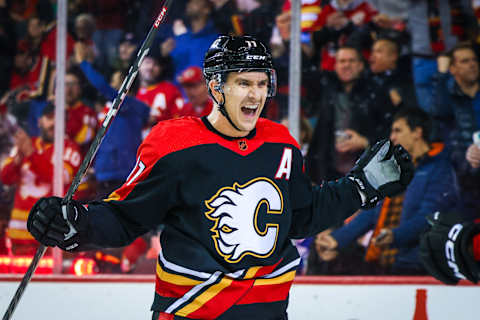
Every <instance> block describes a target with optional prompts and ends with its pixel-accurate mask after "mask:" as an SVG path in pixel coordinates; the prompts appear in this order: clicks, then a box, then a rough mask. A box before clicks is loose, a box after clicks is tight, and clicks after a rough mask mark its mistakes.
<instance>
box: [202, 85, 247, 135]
mask: <svg viewBox="0 0 480 320" xmlns="http://www.w3.org/2000/svg"><path fill="white" fill-rule="evenodd" d="M208 90H209V91H210V88H208ZM215 90H217V91H218V92H220V93H221V94H222V102H221V103H220V102H218V101H217V99H215V97H214V95H213V94H212V93H211V92H210V96H211V97H212V98H213V100H214V101H215V103H216V104H217V105H218V110H219V111H220V113H221V114H222V115H223V116H224V117H225V118H227V120H228V122H229V123H230V124H231V125H232V127H233V128H234V129H235V130H237V131H242V130H240V128H238V127H237V126H236V125H235V123H233V121H232V119H231V118H230V116H229V115H228V112H227V109H226V108H225V93H224V92H223V89H222V87H220V86H217V87H215Z"/></svg>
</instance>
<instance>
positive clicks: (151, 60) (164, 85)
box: [136, 56, 184, 136]
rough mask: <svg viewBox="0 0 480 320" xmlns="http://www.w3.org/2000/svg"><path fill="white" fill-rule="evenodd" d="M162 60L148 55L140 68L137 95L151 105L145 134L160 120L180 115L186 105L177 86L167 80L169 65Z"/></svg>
mask: <svg viewBox="0 0 480 320" xmlns="http://www.w3.org/2000/svg"><path fill="white" fill-rule="evenodd" d="M161 61H162V62H165V60H163V59H162V60H161ZM161 61H160V60H159V59H158V58H157V57H155V56H147V57H145V59H143V62H142V65H141V66H140V68H139V81H140V89H139V90H138V92H137V96H136V97H137V99H138V100H140V101H142V102H144V103H146V104H147V105H148V106H150V120H149V127H148V128H145V130H144V133H143V135H144V136H145V135H146V134H147V133H148V132H149V130H150V127H151V126H153V125H155V124H156V123H157V122H158V121H161V120H166V119H170V118H176V117H178V116H179V115H180V113H181V110H182V108H183V105H184V100H183V98H182V94H181V92H180V90H179V89H178V88H177V86H175V85H174V84H173V83H171V82H169V81H166V80H165V77H164V72H165V69H166V68H168V65H167V64H166V63H163V64H162V63H161Z"/></svg>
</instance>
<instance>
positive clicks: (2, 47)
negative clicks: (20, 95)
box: [0, 2, 17, 96]
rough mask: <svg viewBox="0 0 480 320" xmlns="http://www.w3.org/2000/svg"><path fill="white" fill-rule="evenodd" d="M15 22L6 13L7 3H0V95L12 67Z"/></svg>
mask: <svg viewBox="0 0 480 320" xmlns="http://www.w3.org/2000/svg"><path fill="white" fill-rule="evenodd" d="M14 28H15V22H14V21H13V19H12V18H11V17H10V15H9V13H8V8H7V3H6V2H4V3H3V4H1V3H0V57H1V59H0V73H1V74H2V75H3V76H2V78H1V79H0V96H2V95H3V94H4V93H5V91H6V90H8V87H9V80H10V71H11V69H12V67H13V56H14V55H15V50H16V43H17V36H16V34H15V32H12V30H14Z"/></svg>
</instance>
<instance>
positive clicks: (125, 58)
mask: <svg viewBox="0 0 480 320" xmlns="http://www.w3.org/2000/svg"><path fill="white" fill-rule="evenodd" d="M139 44H140V41H139V40H138V39H137V38H136V37H135V34H134V33H132V32H128V33H126V34H125V35H124V37H123V39H122V40H121V41H120V43H119V45H118V52H117V57H116V58H115V60H114V61H113V64H112V66H113V69H114V70H117V71H121V72H125V71H128V69H129V68H130V65H131V64H132V58H133V57H134V54H135V51H137V48H138V46H139Z"/></svg>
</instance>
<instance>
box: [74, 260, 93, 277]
mask: <svg viewBox="0 0 480 320" xmlns="http://www.w3.org/2000/svg"><path fill="white" fill-rule="evenodd" d="M69 273H71V274H73V275H76V276H79V277H80V276H91V275H93V274H97V273H98V267H97V263H96V262H95V260H93V259H91V258H76V259H74V260H73V262H72V265H71V267H70V270H69Z"/></svg>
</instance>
